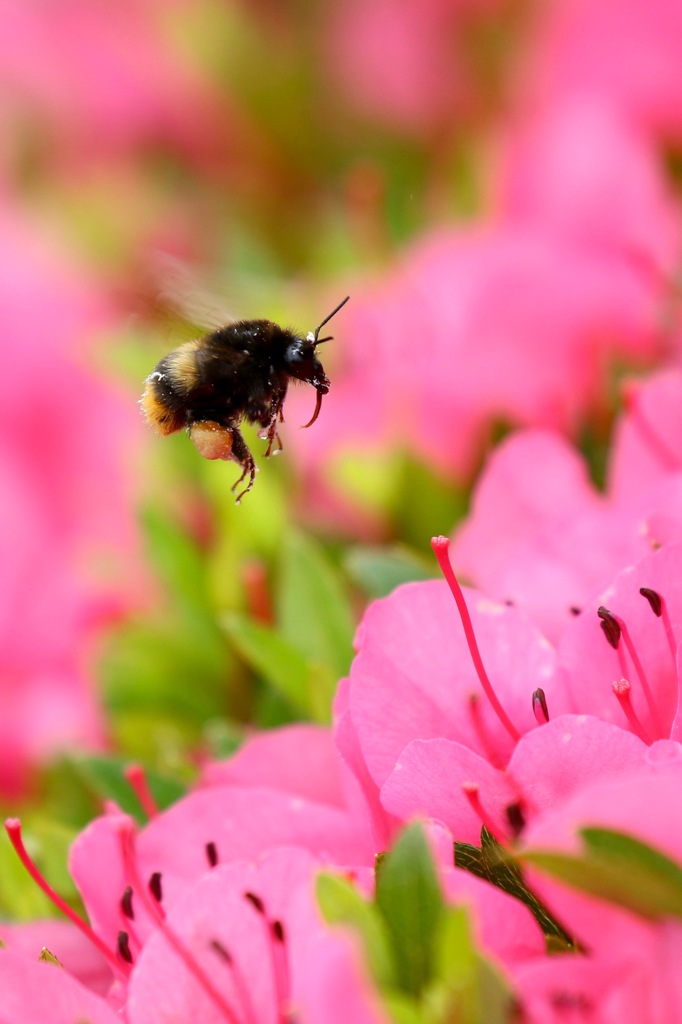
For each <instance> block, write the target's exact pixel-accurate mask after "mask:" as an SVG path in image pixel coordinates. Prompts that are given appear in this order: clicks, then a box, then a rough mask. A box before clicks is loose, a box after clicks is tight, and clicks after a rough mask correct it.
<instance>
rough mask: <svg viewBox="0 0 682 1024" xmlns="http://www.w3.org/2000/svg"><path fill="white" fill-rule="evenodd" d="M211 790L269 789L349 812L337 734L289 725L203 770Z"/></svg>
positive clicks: (263, 734) (250, 740) (261, 734)
mask: <svg viewBox="0 0 682 1024" xmlns="http://www.w3.org/2000/svg"><path fill="white" fill-rule="evenodd" d="M202 781H203V782H204V783H206V784H207V785H212V786H213V785H225V784H228V785H237V786H255V787H259V786H268V787H270V788H272V789H275V790H283V791H284V792H285V793H291V794H292V795H296V796H300V797H305V798H306V799H308V800H313V801H316V802H318V803H323V804H330V805H331V806H333V807H345V804H346V800H345V795H344V790H343V779H342V764H341V763H340V762H339V759H338V757H337V755H336V750H335V747H334V740H333V737H332V734H331V730H330V729H327V728H323V727H322V726H316V725H303V724H300V725H298V724H297V725H287V726H282V727H281V728H279V729H270V730H268V731H267V732H257V733H254V735H253V736H250V737H249V738H248V739H247V740H246V741H245V743H243V744H242V746H241V747H240V748H239V750H238V751H237V753H236V754H234V755H233V756H232V757H229V758H226V759H225V760H223V761H211V762H208V763H207V764H206V765H204V767H203V771H202Z"/></svg>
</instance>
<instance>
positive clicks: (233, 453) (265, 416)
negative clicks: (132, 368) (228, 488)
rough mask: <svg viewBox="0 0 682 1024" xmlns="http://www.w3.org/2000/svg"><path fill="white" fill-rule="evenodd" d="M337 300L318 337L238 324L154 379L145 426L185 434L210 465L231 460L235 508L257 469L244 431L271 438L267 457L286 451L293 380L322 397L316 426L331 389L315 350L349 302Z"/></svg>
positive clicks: (178, 352) (198, 343) (187, 348)
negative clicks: (235, 468)
mask: <svg viewBox="0 0 682 1024" xmlns="http://www.w3.org/2000/svg"><path fill="white" fill-rule="evenodd" d="M348 299H349V296H346V298H345V299H344V300H343V302H340V303H339V305H338V306H336V308H335V309H333V310H332V312H331V313H330V314H329V315H328V316H326V317H325V318H324V320H323V321H322V323H321V324H319V325H318V326H317V327H316V328H315V330H314V331H309V332H308V334H307V335H306V336H305V338H304V337H301V336H300V335H299V334H296V333H295V332H294V331H292V330H289V329H288V328H284V327H279V326H278V325H277V324H275V323H273V322H272V321H271V320H237V321H235V322H233V323H229V324H226V325H224V326H222V327H220V328H218V329H217V330H214V331H211V332H210V333H209V334H206V335H204V336H203V337H201V338H197V339H196V340H195V341H189V342H187V343H186V344H184V345H181V346H180V347H179V348H176V349H174V350H173V351H172V352H169V353H168V355H166V356H164V358H163V359H162V360H161V362H160V363H158V364H157V366H156V367H155V369H154V370H153V371H152V373H150V375H149V376H148V377H147V379H146V381H145V390H144V394H143V395H142V398H141V399H140V406H141V408H142V412H143V414H144V416H145V418H146V419H147V422H148V423H149V424H150V425H151V426H152V427H153V428H154V429H155V430H156V432H157V433H158V434H160V435H162V436H163V435H165V434H173V433H175V431H177V430H182V429H183V428H184V429H186V430H187V433H188V434H189V436H190V439H191V441H192V443H193V444H194V447H195V448H196V449H197V451H198V452H199V454H200V455H202V456H203V457H204V458H205V459H229V460H231V461H233V462H236V463H237V464H238V465H239V466H241V469H242V473H241V476H240V477H239V479H238V480H237V481H236V483H235V484H234V485H233V487H232V491H233V492H234V491H237V489H238V487H239V485H240V484H241V483H242V482H243V481H244V480H246V481H247V483H246V486H245V488H244V490H242V491H241V492H240V493H239V494H238V495H237V497H236V503H237V504H239V502H240V501H241V499H242V498H243V497H244V495H245V494H246V493H248V491H250V490H251V488H252V487H253V482H254V480H255V478H256V463H255V462H254V459H253V455H252V454H251V452H250V451H249V448H248V445H247V444H246V441H245V440H244V438H243V436H242V433H241V431H240V429H239V426H240V424H241V422H242V421H243V420H246V422H247V423H252V424H255V425H257V426H259V427H260V428H261V429H260V431H259V435H258V436H259V437H261V438H262V439H263V440H267V442H268V446H267V449H266V452H265V457H266V458H268V457H269V456H270V455H274V454H276V453H277V452H278V451H281V449H282V441H281V439H280V436H279V433H278V427H279V424H280V423H283V422H284V415H283V412H282V409H283V406H284V399H285V398H286V394H287V388H288V386H289V382H290V381H291V380H294V381H304V382H305V383H306V384H311V385H312V386H313V387H314V388H315V390H316V391H317V400H316V403H315V411H314V413H313V416H312V419H311V420H310V421H309V422H308V423H306V424H304V426H305V427H310V426H312V425H313V423H314V422H315V420H316V419H317V417H318V415H319V413H320V408H321V406H322V398H323V396H324V395H326V394H327V393H328V391H329V388H330V382H329V378H328V377H327V375H326V373H325V372H324V368H323V366H322V363H321V362H320V361H319V359H318V358H317V354H316V349H317V346H318V345H321V344H322V343H323V342H325V341H331V336H329V337H326V338H320V331H321V330H322V328H323V327H324V326H325V324H327V323H329V321H330V320H331V318H332V317H333V316H335V315H336V314H337V313H338V312H339V310H340V309H341V308H342V307H343V306H345V304H346V303H347V302H348Z"/></svg>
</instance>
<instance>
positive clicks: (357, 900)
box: [317, 825, 511, 1024]
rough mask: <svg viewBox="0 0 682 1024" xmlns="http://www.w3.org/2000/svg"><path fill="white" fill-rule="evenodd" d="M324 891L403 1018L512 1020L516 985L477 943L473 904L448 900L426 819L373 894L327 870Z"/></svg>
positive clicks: (328, 907) (331, 919)
mask: <svg viewBox="0 0 682 1024" xmlns="http://www.w3.org/2000/svg"><path fill="white" fill-rule="evenodd" d="M317 895H318V900H319V903H320V907H321V910H322V913H323V916H324V917H325V920H326V921H327V922H328V923H329V924H332V925H335V926H337V927H343V928H345V929H346V931H348V932H349V933H350V934H352V935H354V936H355V938H356V940H357V941H359V943H360V945H361V949H362V952H363V955H364V959H365V962H366V963H367V964H368V966H369V969H370V972H371V975H372V978H373V980H374V982H375V985H376V988H377V991H378V993H379V996H380V998H381V1000H382V1003H383V1005H384V1008H385V1010H386V1012H387V1013H388V1014H389V1016H390V1017H391V1019H392V1020H393V1021H395V1022H396V1024H451V1022H457V1024H505V1022H507V1021H509V1019H510V1013H511V1000H510V996H509V992H508V990H507V988H506V986H505V985H504V983H503V981H502V979H501V978H500V976H499V975H498V973H497V972H496V970H495V968H494V967H493V966H492V965H491V964H490V963H488V962H487V961H486V960H485V959H484V958H483V957H481V955H480V954H479V953H478V951H477V950H476V948H475V945H474V942H473V938H472V935H471V929H470V927H469V921H468V915H467V911H466V910H465V909H464V908H462V907H456V906H451V905H450V904H448V903H446V901H445V899H444V897H443V893H442V891H441V888H440V883H439V880H438V875H437V872H436V868H435V865H434V863H433V860H432V857H431V853H430V850H429V847H428V843H427V840H426V836H425V834H424V832H423V830H422V828H421V826H419V825H414V826H411V827H409V828H407V829H405V831H404V832H403V833H402V834H401V835H400V837H399V838H398V840H397V842H396V844H395V846H394V847H393V848H392V849H391V850H389V851H388V852H387V853H386V854H385V855H383V856H382V857H381V858H380V859H379V860H378V864H377V870H376V891H375V896H374V899H373V900H369V899H366V898H365V897H363V896H362V895H360V894H359V893H358V891H357V890H356V889H355V887H354V886H353V884H352V883H351V882H350V881H349V880H348V879H343V878H339V877H338V876H333V875H322V876H320V878H319V879H318V887H317Z"/></svg>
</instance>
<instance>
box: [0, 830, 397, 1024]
mask: <svg viewBox="0 0 682 1024" xmlns="http://www.w3.org/2000/svg"><path fill="white" fill-rule="evenodd" d="M319 866H320V865H319V863H318V862H317V861H316V860H315V859H314V858H313V857H312V856H311V855H310V854H309V853H307V852H306V851H305V850H302V849H293V848H289V849H286V848H280V849H275V850H272V851H270V852H268V853H266V854H264V855H262V856H260V857H258V858H256V859H255V860H254V861H249V862H244V861H233V862H232V863H230V864H214V865H213V866H208V865H207V866H206V868H205V870H204V871H203V872H202V873H201V874H199V875H197V877H196V878H195V879H193V880H192V881H191V882H190V883H189V884H188V885H187V887H186V888H185V890H184V891H183V892H182V894H180V895H179V897H178V898H177V899H176V901H175V902H174V903H173V906H172V907H166V905H165V904H166V901H165V899H164V900H163V901H162V900H161V895H160V884H161V883H156V884H153V885H152V886H151V889H150V892H147V889H146V886H145V885H143V886H142V887H138V888H136V889H135V890H134V891H132V890H131V891H128V893H127V894H126V895H125V897H124V899H123V900H122V907H123V908H124V915H123V916H124V921H125V925H126V927H125V929H124V930H121V931H120V932H119V934H118V937H117V942H116V944H115V947H114V948H117V949H118V954H117V956H118V960H117V959H116V957H115V955H114V954H113V952H111V953H110V954H109V958H110V960H111V962H112V965H113V967H114V971H115V973H116V974H117V976H118V979H119V980H118V982H117V984H116V985H114V986H113V987H112V989H111V990H110V992H109V995H108V997H107V999H106V1001H105V1000H104V999H99V998H98V997H97V996H96V995H94V994H93V993H90V992H89V991H87V989H86V988H84V987H83V986H82V985H81V984H79V983H78V982H77V981H75V979H73V978H72V977H71V976H70V974H69V972H68V970H66V969H65V970H62V971H60V970H57V969H55V971H54V975H44V977H45V978H46V980H47V981H49V982H50V984H47V985H46V986H42V984H41V980H42V979H41V978H40V976H38V975H37V974H36V972H35V970H34V969H33V968H34V965H33V964H31V963H30V961H29V960H27V959H26V958H25V957H23V956H22V955H20V954H14V953H11V952H6V951H4V950H2V951H0V975H2V978H3V1008H4V1009H6V1008H7V1007H9V1008H11V1010H12V1012H13V1015H12V1016H11V1019H12V1020H22V1021H24V1020H26V1021H33V1020H35V1021H38V1020H41V1022H45V1024H53V1022H55V1024H60V1022H61V1021H64V1022H66V1021H67V1020H69V1021H73V1020H74V1019H75V1018H76V1017H78V1019H81V1017H83V1018H84V1015H85V1016H87V1019H88V1020H92V1021H93V1022H99V1021H102V1022H103V1024H104V1022H107V1021H109V1020H113V1019H118V1015H116V1016H112V1012H113V1011H112V1009H111V1007H112V1006H113V1007H117V1008H118V1009H119V1010H120V1012H121V1013H122V1014H124V1016H125V1019H126V1020H127V1021H129V1022H130V1024H136V1022H138V1024H142V1022H147V1021H149V1020H151V1019H156V1018H157V1017H159V1016H160V1017H168V1019H170V1018H171V1017H172V1018H173V1019H177V1020H183V1021H184V1020H187V1021H189V1020H195V1019H197V1018H200V1019H201V1020H202V1021H205V1022H206V1024H210V1022H215V1024H225V1022H228V1024H254V1022H255V1021H259V1022H263V1024H266V1022H272V1024H278V1022H279V1021H282V1020H284V1019H288V1017H289V1015H290V1014H291V1013H295V1014H296V1019H297V1020H300V1021H301V1022H302V1024H306V1022H310V1024H313V1022H314V1021H317V1020H320V1019H324V1020H330V1021H332V1020H336V1019H339V1020H341V1019H342V1018H341V1017H340V1016H339V1017H338V1018H337V1017H336V1016H335V1014H339V1013H340V1012H341V1011H340V1008H339V1005H338V1001H339V997H340V995H341V990H340V988H339V985H340V984H341V979H342V980H343V986H344V987H343V1004H344V1005H345V1007H346V1012H347V1011H348V1009H349V1008H351V1009H352V1010H353V1013H354V1014H355V1013H357V1017H356V1016H354V1017H353V1020H356V1019H357V1020H358V1021H362V1024H387V1018H386V1016H385V1014H384V1013H383V1011H381V1009H380V1006H379V1001H378V997H377V994H376V992H375V991H374V989H373V985H372V984H371V983H370V982H369V981H368V979H367V978H366V977H365V975H364V972H363V971H362V970H361V965H360V964H358V963H357V959H356V958H355V957H354V956H353V951H352V948H351V947H350V946H349V945H348V943H347V942H346V940H345V939H344V937H343V936H337V935H334V934H333V933H332V932H330V930H329V929H328V928H326V927H325V926H324V925H323V924H322V922H321V920H320V919H319V917H318V914H317V912H316V909H315V907H314V901H313V881H314V873H315V872H316V871H317V870H318V868H319ZM140 911H143V912H144V914H145V915H146V917H147V919H148V920H149V921H151V922H153V927H151V928H150V929H149V931H148V933H147V934H145V929H144V928H142V929H141V928H140V927H139V925H140ZM33 930H34V933H35V934H40V931H39V926H38V925H35V926H33ZM44 934H50V925H49V924H48V926H47V927H46V928H45V929H44ZM90 934H91V938H92V939H93V940H97V942H98V943H100V942H101V938H100V936H99V935H98V934H97V933H95V932H93V931H92V930H90ZM52 935H53V938H55V939H56V938H57V936H55V935H54V929H52ZM61 945H62V943H60V942H57V947H56V948H55V950H51V952H53V955H57V956H59V950H60V948H61ZM318 964H319V965H320V971H319V972H318V970H317V965H318ZM39 966H40V967H41V968H42V969H43V970H48V969H49V965H39ZM65 966H66V965H65ZM321 980H324V981H325V982H326V985H325V986H324V987H321V986H320V981H321ZM67 1012H71V1014H72V1016H71V1017H70V1018H68V1017H66V1016H65V1014H66V1013H67ZM9 1019H10V1018H9V1017H8V1020H9ZM344 1019H348V1017H347V1016H346V1017H345V1018H344Z"/></svg>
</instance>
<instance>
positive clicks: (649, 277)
mask: <svg viewBox="0 0 682 1024" xmlns="http://www.w3.org/2000/svg"><path fill="white" fill-rule="evenodd" d="M362 7H363V5H360V4H351V5H344V6H343V9H342V10H339V12H338V15H337V17H338V20H339V21H340V22H341V27H340V28H339V29H338V38H340V39H341V40H342V41H343V43H345V49H344V48H343V46H341V45H340V46H339V54H340V59H341V60H345V62H346V63H345V66H346V71H347V74H348V78H349V79H351V78H352V81H353V83H354V86H353V87H354V88H358V90H360V91H361V95H362V97H363V99H362V102H363V109H367V105H368V103H369V104H371V102H373V101H375V100H376V98H377V93H376V92H375V91H370V90H368V89H367V88H366V87H365V86H363V85H362V84H361V83H362V81H363V79H362V74H363V71H362V69H363V67H364V59H365V58H366V59H367V62H368V64H369V57H366V54H367V53H371V55H372V60H373V61H374V66H376V64H377V63H381V65H382V66H384V65H385V64H388V65H389V67H388V70H387V71H386V73H385V75H384V76H383V78H382V81H383V83H384V86H385V87H386V88H387V89H388V88H389V86H388V83H390V82H391V81H392V78H391V76H392V74H393V73H394V70H395V73H396V78H399V79H401V80H402V81H403V82H410V83H412V81H413V80H414V79H415V78H416V79H417V81H418V83H419V88H417V89H416V90H413V91H412V92H411V93H410V98H411V100H412V101H413V102H415V103H420V104H421V106H424V107H428V108H429V110H431V111H432V112H434V111H437V110H438V109H439V98H440V97H441V95H442V88H441V84H440V78H441V76H440V55H441V54H442V52H443V51H444V50H447V51H448V52H449V53H450V58H451V59H450V61H449V62H448V64H447V66H448V68H449V71H450V73H451V74H456V73H457V70H456V69H459V70H461V69H462V67H463V66H465V65H466V50H464V49H463V48H462V47H461V46H460V45H458V44H457V43H456V39H457V30H456V29H455V30H453V26H458V27H459V28H461V26H462V24H463V23H464V24H466V22H467V19H468V18H469V19H471V18H472V17H474V16H475V17H477V18H483V19H484V20H485V19H486V18H487V19H488V20H489V22H493V21H494V19H495V17H497V16H499V9H500V8H503V7H504V4H501V3H495V2H490V3H485V4H484V3H473V2H471V0H465V2H461V3H459V2H457V3H455V2H450V3H448V2H443V3H438V2H434V3H429V4H417V3H411V2H410V3H405V4H402V5H401V13H400V16H399V17H397V16H396V14H395V12H394V8H393V7H392V6H391V5H390V4H384V3H383V2H382V0H376V2H373V3H372V4H370V5H369V8H370V12H371V13H370V14H366V13H365V15H364V16H361V14H360V11H361V8H362ZM678 7H679V5H678V4H677V3H676V0H654V2H653V3H651V4H649V5H647V6H646V10H645V9H644V8H643V7H642V4H641V3H640V0H624V2H622V3H621V2H620V0H603V2H602V0H599V2H597V3H587V2H585V3H582V2H568V0H566V2H561V3H552V4H545V5H536V6H535V7H534V8H533V9H532V13H529V14H528V17H527V20H526V22H524V23H523V30H521V28H519V34H517V36H514V37H513V38H511V40H510V42H509V46H510V48H511V49H513V50H515V56H516V60H515V61H512V62H511V64H512V67H513V68H514V69H515V70H514V71H513V72H512V71H510V72H509V75H510V83H509V84H510V88H509V89H508V93H507V94H508V95H510V96H512V97H514V98H513V100H512V101H510V103H509V104H508V106H507V107H506V108H505V109H503V110H499V111H498V112H497V116H496V117H495V119H494V123H493V125H492V126H488V127H487V128H486V127H484V126H482V125H481V124H477V125H476V133H477V134H476V141H477V144H478V145H483V146H485V147H486V153H487V154H490V155H491V156H492V159H489V161H488V164H487V165H486V177H485V182H484V183H483V184H481V186H480V192H481V193H482V198H481V202H480V204H479V207H478V209H477V211H476V219H475V220H473V221H468V222H466V223H465V224H463V225H462V224H459V225H453V226H451V227H443V226H442V225H441V226H438V227H436V228H434V229H432V230H429V231H427V232H426V233H425V234H424V236H423V237H422V238H421V239H419V240H418V241H416V242H415V243H413V244H412V246H411V248H409V249H408V250H407V252H405V253H404V254H403V256H402V258H401V259H400V261H399V262H398V263H397V265H395V266H393V267H392V268H390V269H389V270H388V272H386V273H383V274H382V275H380V276H378V277H377V279H376V280H374V281H371V282H370V283H369V284H368V283H366V280H363V281H362V282H361V283H360V284H359V286H358V287H357V288H355V289H353V302H352V303H351V305H349V308H348V312H347V315H345V320H344V344H343V350H342V351H341V352H340V353H339V356H338V368H335V374H334V401H333V403H332V402H330V403H329V408H328V409H327V410H326V413H325V417H324V419H323V420H321V421H320V424H319V429H318V430H316V433H315V437H311V438H308V437H306V445H305V446H301V445H299V447H300V448H301V452H300V457H301V459H302V460H304V463H305V464H307V466H308V468H309V470H310V471H311V472H313V471H314V472H315V474H316V477H317V478H321V479H323V480H324V483H325V485H326V486H327V487H328V488H330V489H331V490H332V492H333V491H334V489H335V485H334V480H335V477H336V476H338V462H337V460H340V459H342V458H345V457H348V454H349V453H350V452H353V451H354V450H357V449H358V448H361V449H362V450H363V452H366V451H368V445H369V450H370V451H374V453H375V454H379V455H385V454H386V453H387V452H390V451H392V450H393V449H394V448H395V446H396V445H397V446H399V447H401V448H402V449H403V450H405V451H407V452H409V453H411V454H412V455H413V456H416V457H417V458H420V459H422V460H425V461H426V462H427V464H430V465H431V466H432V467H433V468H434V469H435V470H436V471H438V472H440V473H442V474H450V475H452V474H454V475H455V476H456V477H457V478H458V479H460V480H466V479H468V478H469V477H470V475H471V473H472V471H473V469H474V467H475V466H476V465H477V463H478V460H479V458H480V454H481V451H482V449H483V447H484V446H485V444H486V442H487V441H488V439H489V437H490V432H491V427H492V425H493V424H499V423H504V424H507V425H511V426H514V427H519V426H541V427H548V428H551V429H555V430H559V431H561V432H562V433H565V434H568V435H569V436H572V437H575V436H576V435H577V433H578V431H579V429H580V427H581V425H582V424H584V422H585V420H586V418H588V419H589V418H590V417H596V418H599V416H601V415H602V414H603V413H604V412H605V411H607V410H608V404H607V401H606V387H605V384H606V379H607V373H608V371H609V369H610V368H611V367H613V366H614V365H618V364H619V363H622V362H623V361H624V362H626V363H627V364H629V365H631V366H633V365H640V366H641V365H642V364H647V363H650V362H651V361H652V360H654V359H661V358H664V359H665V358H668V357H669V356H670V354H671V353H672V352H676V353H678V354H679V338H678V337H677V336H676V334H677V332H676V331H673V332H672V336H671V335H670V333H667V332H666V331H665V330H664V329H663V326H662V324H663V320H664V313H665V310H666V308H667V306H668V302H669V299H670V295H671V290H672V282H673V281H674V280H676V277H677V266H678V262H679V258H680V242H681V237H680V217H679V200H678V197H677V195H676V192H675V189H674V188H673V187H672V185H671V182H670V179H669V176H668V175H667V174H666V170H665V166H664V161H663V158H662V147H663V145H668V144H670V143H672V145H673V147H674V146H675V145H676V144H678V143H679V139H680V130H681V126H682V104H681V103H680V100H679V96H680V90H679V88H678V85H679V77H680V71H679V69H680V67H682V24H681V19H680V14H679V9H678ZM403 22H404V23H405V24H404V26H403ZM356 23H357V24H356ZM359 25H362V26H363V30H364V35H361V33H360V30H359V28H358V27H357V26H359ZM379 25H383V26H384V28H385V31H384V32H380V31H379V27H378V26H379ZM389 26H390V27H389ZM401 32H404V35H405V37H406V38H410V39H412V40H414V39H416V40H417V42H416V43H415V44H414V46H413V48H412V50H411V53H412V56H413V58H414V59H417V58H416V56H415V55H416V54H421V50H420V47H422V46H423V47H424V49H425V50H426V51H428V54H429V57H424V59H423V60H420V62H419V68H420V74H417V73H416V72H415V73H414V74H413V75H412V77H410V75H409V74H405V73H404V65H403V63H402V62H401V61H400V59H399V57H398V53H399V43H398V41H397V40H396V38H395V37H396V33H398V34H400V33H401ZM431 32H433V33H434V34H435V35H436V36H437V42H435V41H434V40H433V39H432V38H431V35H430V33H431ZM334 38H337V36H335V37H334ZM401 38H402V37H401ZM387 40H388V43H387ZM386 46H388V51H387V52H385V48H386ZM392 48H395V53H396V56H395V59H394V60H392V59H391V53H392V52H393V50H392ZM380 53H381V56H380ZM358 66H359V68H360V71H358ZM616 68H617V73H616ZM396 69H397V70H396ZM607 69H610V70H607ZM612 72H613V73H612ZM512 86H513V87H512ZM349 87H350V86H349ZM422 88H423V91H424V94H425V95H426V96H428V97H429V99H428V100H427V101H422V100H420V99H419V97H420V95H421V92H420V90H421V89H422ZM448 95H449V96H450V98H452V95H453V89H451V90H450V93H449V94H448ZM370 97H371V98H370ZM391 97H392V99H391V100H390V101H389V100H388V99H387V100H386V102H385V103H384V107H385V109H386V111H388V110H391V109H392V110H393V111H394V113H395V114H396V115H397V118H398V120H401V118H402V123H410V116H409V113H408V112H407V111H404V110H403V108H404V103H403V99H402V96H401V94H400V90H399V86H398V84H396V85H395V87H394V89H393V92H392V93H391ZM391 103H392V106H391ZM420 109H421V107H420ZM386 117H388V114H386ZM421 123H422V124H424V123H425V120H424V119H423V118H422V121H421ZM450 131H453V132H456V131H457V122H455V121H452V120H451V121H450ZM481 137H482V138H483V139H484V141H483V142H481ZM441 220H442V218H441Z"/></svg>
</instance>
